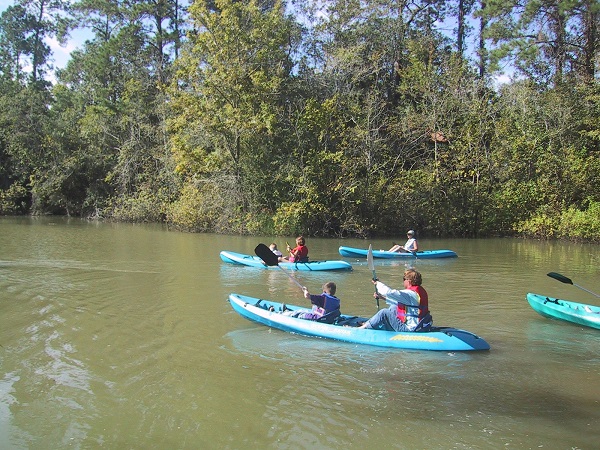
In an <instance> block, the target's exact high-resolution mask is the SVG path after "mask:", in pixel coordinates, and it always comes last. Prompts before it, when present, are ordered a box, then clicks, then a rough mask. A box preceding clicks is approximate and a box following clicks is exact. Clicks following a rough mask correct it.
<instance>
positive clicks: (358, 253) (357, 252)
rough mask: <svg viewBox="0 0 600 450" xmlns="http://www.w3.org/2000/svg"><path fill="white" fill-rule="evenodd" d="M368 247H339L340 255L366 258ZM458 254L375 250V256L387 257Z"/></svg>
mask: <svg viewBox="0 0 600 450" xmlns="http://www.w3.org/2000/svg"><path fill="white" fill-rule="evenodd" d="M368 251H369V250H368V249H364V248H353V247H344V246H341V247H340V248H339V252H340V255H342V256H345V257H347V258H366V257H367V252H368ZM456 257H458V255H457V254H456V253H455V252H453V251H452V250H424V251H419V252H414V253H412V252H390V251H387V250H373V258H387V259H403V258H404V259H406V258H409V259H411V258H417V259H431V258H456Z"/></svg>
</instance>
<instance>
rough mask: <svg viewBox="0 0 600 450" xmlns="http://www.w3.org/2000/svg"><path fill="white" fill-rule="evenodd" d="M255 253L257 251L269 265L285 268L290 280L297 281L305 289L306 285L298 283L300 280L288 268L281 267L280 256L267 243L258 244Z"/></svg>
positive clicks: (257, 254)
mask: <svg viewBox="0 0 600 450" xmlns="http://www.w3.org/2000/svg"><path fill="white" fill-rule="evenodd" d="M254 253H256V256H258V257H259V258H260V259H262V260H263V262H264V263H265V264H266V265H267V266H277V267H279V268H280V269H281V270H283V272H284V273H285V274H286V275H287V276H288V277H290V280H292V281H293V282H294V283H296V284H297V285H298V287H299V288H300V289H302V290H304V286H302V285H301V284H300V283H298V280H296V279H295V278H294V277H293V276H291V275H290V274H289V273H288V271H287V270H285V269H284V268H283V267H281V266H280V265H279V257H278V256H277V255H276V254H275V253H273V252H272V251H271V249H270V248H269V247H267V246H266V245H265V244H258V245H257V246H256V248H255V249H254Z"/></svg>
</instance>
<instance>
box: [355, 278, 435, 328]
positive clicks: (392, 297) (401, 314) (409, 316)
mask: <svg viewBox="0 0 600 450" xmlns="http://www.w3.org/2000/svg"><path fill="white" fill-rule="evenodd" d="M372 282H373V284H375V297H376V298H383V299H385V300H386V302H388V303H391V305H390V307H389V308H386V309H380V310H379V311H378V312H377V313H376V314H375V315H374V316H373V317H371V318H370V319H369V320H367V321H366V322H365V323H364V324H362V325H361V326H360V327H359V328H372V329H375V330H387V331H418V330H420V329H422V328H428V327H430V326H432V325H433V318H432V317H431V314H430V312H429V296H428V295H427V291H426V290H425V289H424V288H423V286H421V283H422V277H421V274H420V273H419V272H417V271H416V270H414V269H408V270H406V271H405V272H404V276H403V283H404V289H402V290H398V289H392V288H390V287H388V286H387V285H385V284H383V283H382V282H381V281H379V280H377V279H374V280H372Z"/></svg>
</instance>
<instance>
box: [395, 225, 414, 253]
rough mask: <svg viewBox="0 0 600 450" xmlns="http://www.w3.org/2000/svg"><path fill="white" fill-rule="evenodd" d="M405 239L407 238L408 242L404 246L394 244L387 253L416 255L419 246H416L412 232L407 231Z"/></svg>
mask: <svg viewBox="0 0 600 450" xmlns="http://www.w3.org/2000/svg"><path fill="white" fill-rule="evenodd" d="M406 237H407V238H408V240H407V241H406V244H404V245H398V244H395V245H394V246H393V247H392V248H390V249H389V250H388V251H390V252H410V253H416V252H417V251H418V250H419V245H418V244H417V239H416V238H415V232H414V230H408V231H407V232H406Z"/></svg>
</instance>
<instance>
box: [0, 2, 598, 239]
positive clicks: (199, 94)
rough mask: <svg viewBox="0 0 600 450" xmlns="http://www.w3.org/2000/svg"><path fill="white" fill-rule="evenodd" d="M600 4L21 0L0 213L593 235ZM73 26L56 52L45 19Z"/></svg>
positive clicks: (2, 60) (12, 49)
mask: <svg viewBox="0 0 600 450" xmlns="http://www.w3.org/2000/svg"><path fill="white" fill-rule="evenodd" d="M599 11H600V6H599V4H598V2H597V1H595V0H519V1H517V0H412V1H406V0H370V1H368V2H362V1H358V0H356V1H355V0H293V1H289V2H285V1H282V0H196V1H194V2H192V3H190V4H185V5H184V4H182V3H181V0H79V1H77V0H75V1H71V2H69V1H67V0H15V3H14V4H13V5H12V6H10V7H8V8H7V9H6V10H5V11H4V12H3V13H2V15H1V17H0V162H1V164H0V213H1V214H5V215H6V214H62V215H71V216H80V217H85V218H100V219H105V220H119V221H133V222H142V221H151V222H165V223H167V224H169V226H171V227H174V228H178V229H182V230H188V231H196V232H203V231H206V232H218V233H248V234H283V235H295V234H299V233H302V234H305V235H312V236H360V237H367V236H374V235H380V236H385V235H393V234H398V233H399V232H400V233H404V231H405V230H406V229H408V228H414V229H417V230H419V232H420V235H421V236H507V235H522V236H527V237H537V238H565V239H573V240H584V241H590V242H599V241H600V189H599V188H598V187H599V186H600V151H599V142H600V89H599V83H598V76H597V73H596V71H597V66H598V61H599V59H598V58H599V50H600V46H599V39H598V29H599V27H598V22H599ZM77 28H85V29H86V30H88V31H89V32H90V36H91V37H90V39H88V40H87V41H86V42H85V43H84V44H83V46H82V48H80V49H79V50H76V51H74V52H73V53H72V54H71V57H70V60H69V62H68V64H67V65H66V67H65V68H63V69H60V70H53V67H52V53H51V50H50V47H49V46H48V39H56V40H58V41H59V42H66V40H67V39H68V38H69V35H70V33H72V32H73V31H74V30H76V29H77ZM506 68H510V69H511V71H512V73H513V78H512V80H511V81H510V82H509V83H505V84H503V85H500V86H497V85H495V83H494V80H495V77H496V76H497V75H498V73H500V71H501V70H506ZM50 76H53V77H54V79H52V81H49V80H51V78H50Z"/></svg>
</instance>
